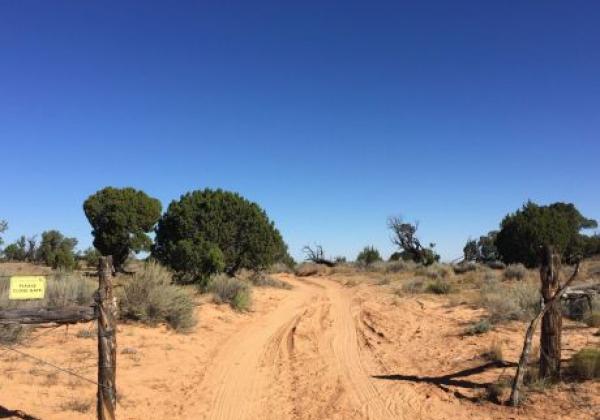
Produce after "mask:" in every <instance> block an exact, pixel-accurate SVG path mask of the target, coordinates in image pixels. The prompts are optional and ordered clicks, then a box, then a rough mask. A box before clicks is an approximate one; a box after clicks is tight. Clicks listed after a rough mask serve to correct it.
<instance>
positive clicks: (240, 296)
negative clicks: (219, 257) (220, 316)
mask: <svg viewBox="0 0 600 420" xmlns="http://www.w3.org/2000/svg"><path fill="white" fill-rule="evenodd" d="M208 291H209V292H211V293H212V294H213V295H214V298H215V301H216V302H217V303H228V304H229V305H230V306H231V307H232V308H233V309H235V310H238V311H247V310H248V309H250V305H251V303H252V299H251V297H252V289H251V288H250V285H249V284H248V282H245V281H243V280H240V279H237V278H235V277H229V276H227V275H225V274H220V275H217V276H216V277H214V278H213V279H211V281H210V283H209V285H208Z"/></svg>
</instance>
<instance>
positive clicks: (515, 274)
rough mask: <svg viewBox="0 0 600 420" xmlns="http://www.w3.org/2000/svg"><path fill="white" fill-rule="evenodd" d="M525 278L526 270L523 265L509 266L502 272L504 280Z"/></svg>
mask: <svg viewBox="0 0 600 420" xmlns="http://www.w3.org/2000/svg"><path fill="white" fill-rule="evenodd" d="M526 277H527V268H525V266H524V265H523V264H520V263H519V264H509V265H508V266H507V267H506V270H504V278H505V279H506V280H524V279H525V278H526Z"/></svg>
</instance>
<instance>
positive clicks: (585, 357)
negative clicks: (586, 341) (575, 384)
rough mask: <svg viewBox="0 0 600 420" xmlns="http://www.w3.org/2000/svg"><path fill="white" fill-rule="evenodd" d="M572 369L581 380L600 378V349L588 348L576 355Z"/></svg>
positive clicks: (572, 360)
mask: <svg viewBox="0 0 600 420" xmlns="http://www.w3.org/2000/svg"><path fill="white" fill-rule="evenodd" d="M571 369H572V371H573V374H574V375H575V376H576V377H578V378H580V379H595V378H600V348H586V349H583V350H580V351H578V352H577V353H575V355H574V356H573V358H572V359H571Z"/></svg>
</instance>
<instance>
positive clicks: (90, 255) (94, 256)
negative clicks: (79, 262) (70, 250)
mask: <svg viewBox="0 0 600 420" xmlns="http://www.w3.org/2000/svg"><path fill="white" fill-rule="evenodd" d="M101 256H102V254H100V251H98V250H97V249H96V248H94V247H93V246H90V247H88V248H87V249H86V250H85V251H83V254H82V255H81V258H82V259H83V260H84V261H85V265H86V266H88V267H92V268H97V267H98V262H99V261H100V257H101Z"/></svg>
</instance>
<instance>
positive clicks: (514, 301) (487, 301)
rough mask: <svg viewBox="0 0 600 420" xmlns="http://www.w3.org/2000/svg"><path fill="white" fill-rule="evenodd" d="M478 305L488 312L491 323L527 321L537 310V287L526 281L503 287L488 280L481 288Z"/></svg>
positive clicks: (538, 301)
mask: <svg viewBox="0 0 600 420" xmlns="http://www.w3.org/2000/svg"><path fill="white" fill-rule="evenodd" d="M478 304H479V306H481V307H483V308H485V309H486V310H487V311H488V313H489V319H490V321H491V322H492V323H498V322H504V321H510V320H527V319H530V318H533V316H534V315H535V313H537V310H538V308H539V305H540V293H539V287H538V286H536V285H534V284H533V283H529V282H526V281H524V282H519V283H515V284H512V285H505V284H503V283H501V282H499V281H498V280H495V279H491V278H490V279H488V280H487V281H486V282H485V283H484V284H483V285H482V287H481V291H480V294H479V301H478Z"/></svg>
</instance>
